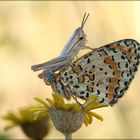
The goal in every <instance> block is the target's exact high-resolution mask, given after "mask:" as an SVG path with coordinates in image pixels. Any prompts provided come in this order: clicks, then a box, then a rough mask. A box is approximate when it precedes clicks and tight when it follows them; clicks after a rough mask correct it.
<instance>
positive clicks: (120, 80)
mask: <svg viewBox="0 0 140 140" xmlns="http://www.w3.org/2000/svg"><path fill="white" fill-rule="evenodd" d="M139 59H140V44H139V43H138V42H137V41H135V40H133V39H123V40H119V41H116V42H113V43H110V44H108V45H104V46H102V47H99V48H96V49H93V50H92V51H90V52H89V53H87V54H85V55H83V56H82V57H80V58H78V59H76V60H74V61H71V64H70V65H65V66H64V67H62V68H60V69H59V71H58V72H57V73H56V72H54V73H53V80H51V81H50V85H51V87H52V89H53V90H54V91H55V92H57V93H59V94H60V95H62V96H63V97H65V98H66V99H67V100H69V99H70V98H71V97H74V98H76V97H79V98H82V99H85V100H86V99H88V98H89V97H90V96H91V95H95V96H98V97H99V103H106V104H109V105H114V104H115V103H117V101H118V99H119V98H121V97H122V96H123V95H124V93H125V92H126V90H127V89H128V87H129V85H130V83H131V81H132V80H133V78H134V76H135V73H136V71H137V69H138V65H139ZM46 75H47V70H44V71H43V72H42V77H41V78H43V79H44V81H45V82H48V81H47V79H46Z"/></svg>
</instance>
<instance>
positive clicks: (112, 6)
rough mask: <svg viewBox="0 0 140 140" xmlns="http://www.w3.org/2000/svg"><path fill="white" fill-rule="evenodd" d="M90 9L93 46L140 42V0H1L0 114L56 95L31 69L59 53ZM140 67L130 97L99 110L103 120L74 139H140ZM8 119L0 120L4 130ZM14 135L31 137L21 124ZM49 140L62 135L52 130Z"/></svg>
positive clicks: (89, 30)
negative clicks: (127, 41) (119, 41)
mask: <svg viewBox="0 0 140 140" xmlns="http://www.w3.org/2000/svg"><path fill="white" fill-rule="evenodd" d="M84 12H87V13H90V16H89V18H88V20H87V23H86V25H85V27H84V30H85V32H86V34H87V40H88V45H89V46H91V47H92V48H97V47H100V46H102V45H105V44H108V43H111V42H114V41H116V40H120V39H124V38H133V39H136V40H138V41H139V42H140V27H139V26H140V2H139V1H135V2H133V1H125V2H121V1H89V2H85V1H83V2H82V1H81V2H80V1H77V2H74V1H66V2H64V1H52V2H51V1H48V2H47V1H42V2H39V1H36V2H33V1H32V2H31V1H29V2H27V1H19V2H18V1H12V2H10V1H9V2H8V1H7V2H6V1H5V2H4V1H3V2H2V1H1V2H0V110H1V111H0V116H1V115H4V114H5V113H7V111H9V110H14V111H16V110H17V109H18V108H20V107H23V106H27V105H28V104H29V105H30V104H34V101H33V98H34V97H41V98H46V97H51V94H50V93H51V92H52V90H51V88H50V87H49V86H48V87H47V86H45V84H44V83H43V81H42V80H40V79H39V78H37V73H34V72H33V71H32V70H31V69H30V67H31V65H33V64H37V63H42V62H44V61H47V60H50V59H52V58H54V57H56V56H58V55H59V54H60V52H61V50H62V49H63V47H64V45H65V44H66V42H67V41H68V39H69V37H70V35H71V34H72V32H73V31H74V30H75V28H77V27H78V26H79V25H80V24H81V20H82V17H83V14H84ZM139 83H140V69H139V71H138V72H137V73H136V76H135V79H134V80H133V82H132V83H131V85H130V88H129V90H128V91H127V92H126V94H125V96H124V97H123V98H122V99H121V100H120V101H119V103H118V104H117V105H115V106H114V107H113V108H111V107H109V108H103V109H99V110H97V112H98V113H100V114H101V115H102V116H103V117H104V121H103V122H102V123H101V122H100V121H98V120H96V119H95V120H94V123H93V124H92V125H91V126H89V127H87V128H86V127H85V126H84V125H83V127H82V128H81V129H80V130H79V131H78V132H77V133H75V134H74V135H73V137H74V138H80V139H81V138H86V139H91V138H92V139H93V138H94V139H97V138H100V139H102V138H107V139H109V138H110V139H112V138H116V139H118V138H120V139H124V138H131V139H134V138H140V133H139V130H140V121H139V120H140V119H139V118H140V101H139V96H140V93H139V92H140V86H139ZM4 126H5V122H4V121H3V120H0V132H2V131H3V127H4ZM8 135H11V136H12V138H16V139H24V138H26V136H25V135H24V134H23V132H22V131H21V130H20V128H18V127H16V128H15V129H11V130H10V131H8ZM47 138H51V139H54V138H63V135H62V134H60V133H59V132H57V131H56V130H55V129H53V130H52V131H51V132H50V134H49V135H48V137H47Z"/></svg>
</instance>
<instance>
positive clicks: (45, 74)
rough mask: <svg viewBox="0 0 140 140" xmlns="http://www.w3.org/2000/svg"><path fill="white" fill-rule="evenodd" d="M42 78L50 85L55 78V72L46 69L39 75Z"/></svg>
mask: <svg viewBox="0 0 140 140" xmlns="http://www.w3.org/2000/svg"><path fill="white" fill-rule="evenodd" d="M38 77H39V78H40V79H43V80H44V82H45V84H46V85H50V84H51V83H52V81H53V79H54V76H53V73H52V72H51V71H47V70H44V71H43V72H42V73H40V74H39V75H38Z"/></svg>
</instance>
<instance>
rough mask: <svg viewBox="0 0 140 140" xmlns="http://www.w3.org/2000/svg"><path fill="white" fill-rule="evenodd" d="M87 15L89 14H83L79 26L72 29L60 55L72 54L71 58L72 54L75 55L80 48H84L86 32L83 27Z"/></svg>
mask: <svg viewBox="0 0 140 140" xmlns="http://www.w3.org/2000/svg"><path fill="white" fill-rule="evenodd" d="M88 16H89V14H87V15H86V13H85V14H84V17H83V20H82V23H81V26H80V27H78V28H77V29H76V30H75V31H74V33H73V34H72V36H71V37H70V39H69V41H68V42H67V44H66V45H65V47H64V49H63V50H62V52H61V54H60V56H66V55H68V56H71V55H72V58H71V59H73V56H76V55H77V54H78V52H79V51H80V50H81V49H83V48H85V44H86V34H85V33H84V30H83V27H84V25H85V23H86V21H87V18H88Z"/></svg>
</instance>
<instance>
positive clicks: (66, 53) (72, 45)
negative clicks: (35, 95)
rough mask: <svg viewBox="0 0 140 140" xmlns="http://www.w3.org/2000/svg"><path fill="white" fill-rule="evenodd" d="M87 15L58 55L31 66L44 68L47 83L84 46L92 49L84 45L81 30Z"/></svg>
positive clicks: (84, 36)
mask: <svg viewBox="0 0 140 140" xmlns="http://www.w3.org/2000/svg"><path fill="white" fill-rule="evenodd" d="M88 16H89V14H86V13H85V14H84V16H83V20H82V23H81V26H80V27H78V28H77V29H76V30H75V31H74V33H73V34H72V36H71V37H70V39H69V41H68V42H67V43H66V45H65V47H64V49H63V50H62V52H61V54H60V55H59V56H58V57H56V58H54V59H52V60H49V61H47V62H44V63H41V64H37V65H33V66H32V67H31V69H32V70H33V71H39V70H45V71H44V72H45V77H46V78H45V82H46V84H47V85H50V82H51V81H52V80H53V73H55V72H56V71H58V70H60V69H61V68H63V67H65V66H67V65H69V64H70V62H72V61H73V60H74V58H75V57H76V56H77V54H78V53H79V51H80V50H82V49H85V48H88V49H91V50H93V49H92V48H90V47H88V46H86V41H87V40H86V34H85V33H84V31H83V27H84V25H85V23H86V21H87V19H88ZM41 75H42V73H41V74H39V75H38V76H39V78H42V76H41Z"/></svg>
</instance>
